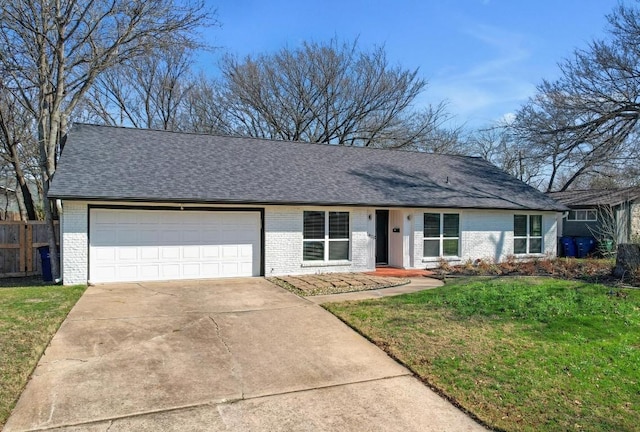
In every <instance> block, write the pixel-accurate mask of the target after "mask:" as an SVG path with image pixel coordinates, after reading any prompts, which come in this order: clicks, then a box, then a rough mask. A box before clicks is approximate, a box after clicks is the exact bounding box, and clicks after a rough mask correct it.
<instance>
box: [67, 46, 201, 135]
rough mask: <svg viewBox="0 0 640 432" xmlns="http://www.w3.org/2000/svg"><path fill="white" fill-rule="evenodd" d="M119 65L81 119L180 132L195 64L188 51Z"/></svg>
mask: <svg viewBox="0 0 640 432" xmlns="http://www.w3.org/2000/svg"><path fill="white" fill-rule="evenodd" d="M156 51H157V52H152V53H150V55H148V56H145V57H142V58H136V59H134V60H131V61H127V62H124V63H122V64H119V65H117V66H116V67H113V68H111V69H109V70H107V71H105V72H104V73H103V74H101V75H100V76H99V77H98V78H97V79H96V83H95V84H94V86H93V88H92V89H91V90H90V91H89V92H88V94H87V97H85V98H84V101H83V104H82V108H83V109H82V111H81V113H79V115H81V116H84V118H85V119H88V120H89V121H92V122H94V123H104V124H109V125H118V126H123V125H125V126H133V127H137V128H147V129H164V130H179V129H181V127H180V118H181V116H183V111H185V110H187V103H186V102H187V97H188V94H189V91H190V88H191V86H192V80H191V78H190V73H191V66H192V63H193V60H192V57H191V55H192V52H191V50H190V49H189V48H188V47H184V46H178V47H168V49H164V50H162V51H158V50H156Z"/></svg>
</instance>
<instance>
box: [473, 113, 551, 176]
mask: <svg viewBox="0 0 640 432" xmlns="http://www.w3.org/2000/svg"><path fill="white" fill-rule="evenodd" d="M467 150H468V151H470V152H471V153H472V154H475V155H477V156H480V157H481V158H483V159H485V160H487V161H489V162H491V163H492V164H494V165H495V166H497V167H498V168H500V169H502V170H504V171H506V172H507V173H509V174H511V175H512V176H514V177H516V178H517V179H519V180H522V181H523V182H525V183H528V184H530V185H532V186H534V187H539V186H540V183H541V181H542V178H543V172H542V171H543V170H542V169H541V168H542V164H541V162H540V160H539V159H538V158H537V157H536V156H535V155H534V154H533V153H532V152H531V148H530V146H528V145H527V144H525V143H524V142H522V141H520V140H519V137H518V135H517V134H516V133H515V131H514V128H513V125H512V124H510V123H506V122H501V123H497V124H495V125H492V126H488V127H485V128H482V129H478V130H477V131H475V132H474V133H472V134H471V135H470V136H469V138H468V139H467Z"/></svg>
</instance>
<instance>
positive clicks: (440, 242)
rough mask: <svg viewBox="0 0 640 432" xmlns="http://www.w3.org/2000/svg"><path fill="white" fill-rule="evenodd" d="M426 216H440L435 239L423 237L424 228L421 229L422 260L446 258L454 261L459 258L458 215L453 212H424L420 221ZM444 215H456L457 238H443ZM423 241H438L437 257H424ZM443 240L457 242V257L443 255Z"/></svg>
mask: <svg viewBox="0 0 640 432" xmlns="http://www.w3.org/2000/svg"><path fill="white" fill-rule="evenodd" d="M426 214H437V215H440V235H439V236H437V237H425V236H424V226H423V227H422V258H424V259H437V258H446V259H456V258H458V257H459V256H460V213H454V212H435V211H425V212H424V213H423V214H422V220H423V221H424V215H426ZM444 215H457V216H458V236H457V237H445V236H444ZM425 240H437V241H438V256H431V255H429V256H427V255H425V250H424V242H425ZM444 240H457V241H458V254H457V255H446V256H445V255H444Z"/></svg>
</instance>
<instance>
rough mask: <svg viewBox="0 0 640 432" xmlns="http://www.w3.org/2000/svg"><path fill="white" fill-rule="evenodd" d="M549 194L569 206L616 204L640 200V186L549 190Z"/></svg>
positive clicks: (582, 206)
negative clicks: (562, 190) (561, 190)
mask: <svg viewBox="0 0 640 432" xmlns="http://www.w3.org/2000/svg"><path fill="white" fill-rule="evenodd" d="M547 195H549V196H550V197H551V198H553V199H555V200H556V201H558V202H560V203H562V204H564V205H566V206H567V207H569V208H584V207H597V206H602V205H609V206H616V205H619V204H622V203H624V202H627V201H637V200H640V187H629V188H621V189H587V190H571V191H564V192H549V193H547Z"/></svg>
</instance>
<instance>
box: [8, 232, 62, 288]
mask: <svg viewBox="0 0 640 432" xmlns="http://www.w3.org/2000/svg"><path fill="white" fill-rule="evenodd" d="M55 226H56V236H57V238H58V239H59V238H60V226H59V225H58V222H55ZM58 243H59V240H58ZM48 245H49V243H48V242H47V226H46V222H42V221H29V222H13V221H0V277H15V276H33V275H38V274H42V264H41V261H40V253H39V252H38V248H39V247H40V246H48Z"/></svg>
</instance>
